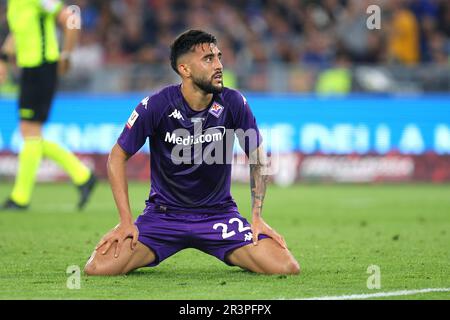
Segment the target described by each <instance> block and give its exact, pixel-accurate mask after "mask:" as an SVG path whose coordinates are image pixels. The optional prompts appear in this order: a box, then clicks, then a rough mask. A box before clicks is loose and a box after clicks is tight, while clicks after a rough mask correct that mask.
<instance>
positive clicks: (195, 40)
mask: <svg viewBox="0 0 450 320" xmlns="http://www.w3.org/2000/svg"><path fill="white" fill-rule="evenodd" d="M202 43H214V44H217V39H216V37H214V36H213V35H212V34H209V33H207V32H205V31H201V30H188V31H185V32H183V33H182V34H180V35H179V36H178V37H177V38H176V39H175V41H174V42H173V43H172V45H171V46H170V65H171V66H172V69H173V70H174V71H175V72H176V73H178V74H179V72H178V68H177V61H178V58H179V57H180V56H182V55H183V54H185V53H187V52H189V51H191V50H192V49H193V47H194V46H196V45H198V44H202Z"/></svg>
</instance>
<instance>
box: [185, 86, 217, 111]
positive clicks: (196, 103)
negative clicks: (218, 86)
mask: <svg viewBox="0 0 450 320" xmlns="http://www.w3.org/2000/svg"><path fill="white" fill-rule="evenodd" d="M181 94H182V95H183V97H184V100H186V102H187V103H188V104H189V107H190V108H191V109H192V110H194V111H202V110H205V109H206V108H207V107H208V106H209V104H210V103H211V100H212V98H213V94H212V93H205V92H204V91H201V90H196V89H195V88H194V87H192V86H190V85H186V84H184V83H182V84H181Z"/></svg>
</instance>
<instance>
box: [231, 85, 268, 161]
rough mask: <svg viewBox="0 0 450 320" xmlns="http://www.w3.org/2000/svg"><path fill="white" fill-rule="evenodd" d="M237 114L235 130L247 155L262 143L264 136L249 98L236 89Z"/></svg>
mask: <svg viewBox="0 0 450 320" xmlns="http://www.w3.org/2000/svg"><path fill="white" fill-rule="evenodd" d="M234 94H235V99H234V101H235V103H236V108H235V110H236V115H235V130H236V136H237V138H238V140H239V144H240V146H241V148H242V149H243V150H244V151H245V153H246V154H247V156H248V155H249V153H250V152H252V151H254V150H255V149H256V148H258V147H259V146H260V145H261V143H262V136H261V134H260V132H259V129H258V126H257V124H256V119H255V116H254V115H253V113H252V110H251V109H250V106H249V104H248V102H247V99H246V98H245V97H244V96H243V95H242V94H240V93H239V92H237V91H235V93H234Z"/></svg>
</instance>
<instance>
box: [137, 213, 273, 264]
mask: <svg viewBox="0 0 450 320" xmlns="http://www.w3.org/2000/svg"><path fill="white" fill-rule="evenodd" d="M135 225H136V226H137V228H138V230H139V239H138V240H139V241H140V242H141V243H143V244H145V245H146V246H147V247H149V248H150V249H151V250H152V251H153V252H154V253H155V255H156V259H155V261H153V262H152V263H151V264H149V265H148V266H149V267H153V266H156V265H158V264H159V263H161V262H162V261H163V260H165V259H167V258H168V257H170V256H171V255H174V254H175V253H177V252H178V251H180V250H183V249H187V248H195V249H198V250H200V251H203V252H205V253H207V254H210V255H212V256H214V257H216V258H218V259H220V260H222V261H223V262H225V263H226V264H228V265H232V264H231V263H229V262H228V261H227V260H226V257H227V255H228V254H229V253H231V252H232V251H233V250H235V249H237V248H240V247H242V246H245V245H248V244H251V243H252V239H253V238H252V232H251V230H250V223H248V221H247V220H246V219H245V218H244V217H242V216H241V215H240V214H239V212H232V213H224V214H188V213H186V214H180V213H159V212H146V211H144V213H143V214H142V215H140V216H139V217H138V218H137V219H136V222H135ZM264 238H268V236H267V235H264V234H260V235H259V237H258V239H264Z"/></svg>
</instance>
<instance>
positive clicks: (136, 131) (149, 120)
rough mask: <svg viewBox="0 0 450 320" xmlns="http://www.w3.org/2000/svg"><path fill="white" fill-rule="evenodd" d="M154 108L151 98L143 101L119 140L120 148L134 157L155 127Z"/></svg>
mask: <svg viewBox="0 0 450 320" xmlns="http://www.w3.org/2000/svg"><path fill="white" fill-rule="evenodd" d="M154 109H155V108H154V107H153V106H152V105H151V101H150V98H149V97H147V98H145V99H143V100H142V101H141V102H140V103H139V104H138V106H137V107H136V108H135V109H134V110H133V111H132V112H131V115H130V117H129V118H128V121H127V123H126V124H125V127H124V128H123V131H122V133H121V134H120V136H119V139H117V143H118V144H119V145H120V147H121V148H122V149H123V150H124V151H125V152H126V153H128V154H129V155H134V154H135V153H136V152H138V151H139V149H141V147H142V146H143V145H144V143H145V141H146V140H147V138H148V137H150V136H151V135H152V133H153V130H154V127H155V121H154V118H155V117H154V113H155V111H154Z"/></svg>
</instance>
